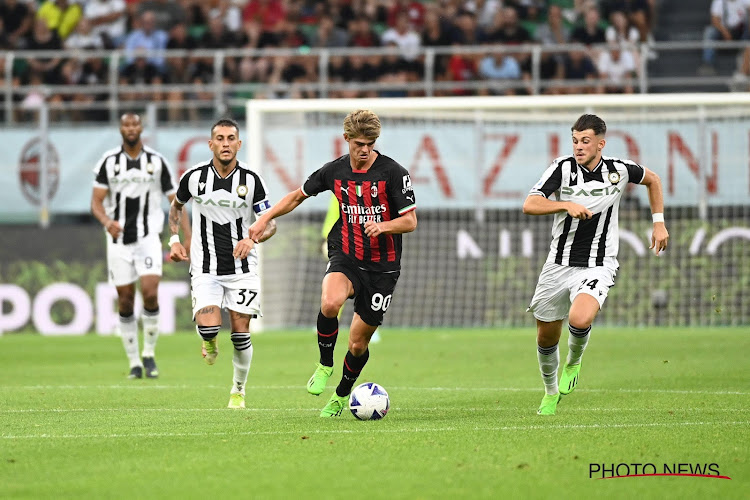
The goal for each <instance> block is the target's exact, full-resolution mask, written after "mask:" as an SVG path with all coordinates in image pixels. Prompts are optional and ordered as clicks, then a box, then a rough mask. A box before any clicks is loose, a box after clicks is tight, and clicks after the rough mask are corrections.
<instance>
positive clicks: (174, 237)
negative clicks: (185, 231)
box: [169, 234, 180, 248]
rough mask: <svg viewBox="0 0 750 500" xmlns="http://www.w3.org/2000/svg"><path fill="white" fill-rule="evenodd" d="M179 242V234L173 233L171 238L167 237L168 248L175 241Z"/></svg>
mask: <svg viewBox="0 0 750 500" xmlns="http://www.w3.org/2000/svg"><path fill="white" fill-rule="evenodd" d="M179 242H180V235H179V234H173V235H172V237H171V238H169V248H172V245H174V244H175V243H179Z"/></svg>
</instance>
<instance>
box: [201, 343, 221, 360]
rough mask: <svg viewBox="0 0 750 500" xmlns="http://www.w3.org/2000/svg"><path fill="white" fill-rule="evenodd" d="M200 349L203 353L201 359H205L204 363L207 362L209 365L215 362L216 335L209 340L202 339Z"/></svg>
mask: <svg viewBox="0 0 750 500" xmlns="http://www.w3.org/2000/svg"><path fill="white" fill-rule="evenodd" d="M201 351H202V354H203V359H205V360H206V363H208V364H209V365H212V364H214V363H216V356H218V355H219V339H218V337H214V338H212V339H211V340H204V341H203V348H202V349H201Z"/></svg>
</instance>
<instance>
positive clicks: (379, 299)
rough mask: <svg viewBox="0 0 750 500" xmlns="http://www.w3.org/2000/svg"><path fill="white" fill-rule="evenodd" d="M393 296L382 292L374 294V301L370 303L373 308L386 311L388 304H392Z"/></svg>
mask: <svg viewBox="0 0 750 500" xmlns="http://www.w3.org/2000/svg"><path fill="white" fill-rule="evenodd" d="M391 296H392V295H386V296H385V297H383V294H382V293H376V294H374V295H373V296H372V303H371V304H370V305H371V308H372V310H373V311H383V312H385V311H386V310H387V309H388V306H390V305H391Z"/></svg>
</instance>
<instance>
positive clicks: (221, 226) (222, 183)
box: [169, 119, 276, 408]
mask: <svg viewBox="0 0 750 500" xmlns="http://www.w3.org/2000/svg"><path fill="white" fill-rule="evenodd" d="M208 145H209V147H210V149H211V151H212V152H213V158H212V159H211V160H209V161H207V162H203V163H199V164H197V165H194V166H193V167H191V168H190V169H188V170H187V171H186V172H185V173H184V174H183V175H182V177H181V178H180V183H179V187H178V188H177V193H176V196H175V198H174V200H173V202H172V207H171V208H170V210H169V229H170V230H171V231H172V238H171V239H170V240H169V245H170V258H171V259H172V260H173V261H176V262H179V261H184V260H188V259H189V260H190V281H191V289H192V296H193V318H194V320H195V322H196V325H197V331H198V334H199V335H200V336H201V338H202V339H203V357H204V359H205V360H206V362H207V363H208V364H210V365H212V364H214V362H215V361H216V356H217V355H218V353H219V347H218V338H217V335H218V333H219V329H220V327H221V308H226V309H228V310H229V318H230V321H231V327H232V334H231V340H232V344H233V345H234V356H233V358H232V364H233V366H234V375H233V383H232V388H231V390H230V396H229V405H228V406H229V408H244V407H245V384H246V383H247V375H248V372H249V371H250V363H251V361H252V357H253V345H252V342H251V341H250V319H251V318H254V317H257V316H258V315H260V314H261V310H260V276H259V275H258V255H257V252H256V250H255V248H254V246H255V244H256V243H255V241H254V240H251V239H250V238H249V237H248V229H249V227H250V224H251V223H252V222H253V221H254V220H255V218H256V217H258V216H260V215H261V214H264V213H265V212H266V211H268V209H269V208H270V207H271V204H270V202H269V201H268V189H267V188H266V184H265V182H264V181H263V179H262V178H261V177H260V175H258V174H257V173H255V172H253V171H252V170H250V169H249V168H248V166H247V165H246V164H244V163H243V162H241V161H239V160H237V152H238V151H239V149H240V147H241V146H242V141H241V140H240V133H239V128H238V126H237V123H236V122H234V121H233V120H229V119H221V120H219V121H218V122H216V123H215V124H214V126H213V127H211V139H210V140H209V141H208ZM191 199H192V200H193V232H192V239H193V241H192V245H191V246H190V254H189V257H188V252H187V250H186V249H185V248H184V247H183V245H182V243H181V242H180V239H179V235H178V234H177V233H178V228H179V226H180V222H181V221H182V219H183V217H182V211H183V206H184V205H185V203H187V202H188V201H189V200H191ZM275 233H276V223H275V222H274V223H273V224H269V225H268V226H267V227H266V230H265V231H264V233H263V234H262V235H261V236H260V238H258V242H261V241H265V240H267V239H268V238H270V237H271V236H273V235H274V234H275Z"/></svg>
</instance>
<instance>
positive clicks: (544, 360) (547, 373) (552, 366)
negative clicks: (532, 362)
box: [536, 344, 560, 394]
mask: <svg viewBox="0 0 750 500" xmlns="http://www.w3.org/2000/svg"><path fill="white" fill-rule="evenodd" d="M536 356H537V359H538V360H539V371H540V372H541V373H542V381H543V382H544V392H546V393H547V394H557V392H558V390H557V368H558V367H559V366H560V351H559V350H558V349H557V344H555V345H553V346H552V347H542V346H539V345H537V346H536Z"/></svg>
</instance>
